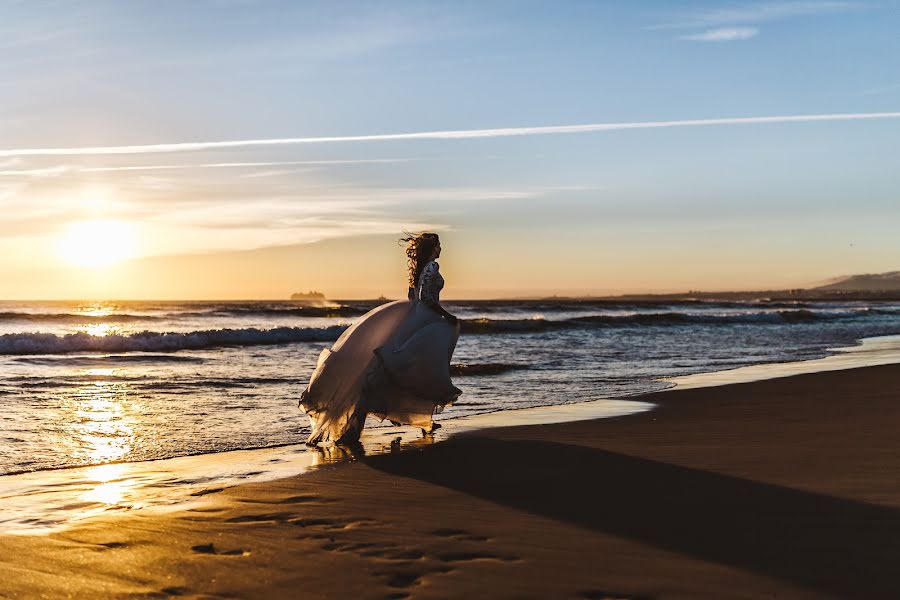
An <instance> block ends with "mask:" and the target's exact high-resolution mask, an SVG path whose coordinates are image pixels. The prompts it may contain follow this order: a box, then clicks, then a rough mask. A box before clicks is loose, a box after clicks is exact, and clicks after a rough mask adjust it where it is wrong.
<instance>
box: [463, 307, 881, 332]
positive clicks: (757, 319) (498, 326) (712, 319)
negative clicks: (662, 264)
mask: <svg viewBox="0 0 900 600" xmlns="http://www.w3.org/2000/svg"><path fill="white" fill-rule="evenodd" d="M879 314H885V312H884V311H879V310H878V309H871V308H865V309H859V310H846V311H813V310H809V309H805V308H799V309H792V310H772V311H761V312H750V313H732V314H701V313H682V312H658V313H637V314H630V315H585V316H581V317H572V318H570V319H559V320H552V319H545V318H543V317H538V318H533V319H489V318H479V319H464V320H462V321H461V324H462V331H463V333H469V334H486V333H531V332H541V331H549V330H554V329H569V328H575V327H587V326H596V327H634V326H641V325H644V326H666V325H691V324H696V325H740V324H759V325H765V324H789V323H808V322H816V321H832V320H840V319H854V318H859V317H866V316H871V315H879Z"/></svg>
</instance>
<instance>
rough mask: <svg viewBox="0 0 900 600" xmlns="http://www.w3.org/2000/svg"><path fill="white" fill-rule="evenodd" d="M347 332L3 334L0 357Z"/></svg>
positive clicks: (252, 342)
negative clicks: (102, 334) (103, 334)
mask: <svg viewBox="0 0 900 600" xmlns="http://www.w3.org/2000/svg"><path fill="white" fill-rule="evenodd" d="M344 329H346V327H345V326H343V325H333V326H330V327H277V328H274V329H256V328H248V329H212V330H208V331H192V332H188V333H160V332H153V331H144V332H141V333H134V334H131V335H107V336H94V335H90V334H87V333H70V334H67V335H54V334H52V333H8V334H5V335H0V354H68V353H72V352H175V351H178V350H206V349H210V348H223V347H229V346H264V345H274V344H291V343H297V342H324V341H334V340H336V339H337V338H338V337H339V336H340V335H341V333H342V332H343V331H344Z"/></svg>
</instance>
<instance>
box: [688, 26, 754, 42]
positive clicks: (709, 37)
mask: <svg viewBox="0 0 900 600" xmlns="http://www.w3.org/2000/svg"><path fill="white" fill-rule="evenodd" d="M758 34H759V29H757V28H756V27H722V28H719V29H710V30H708V31H704V32H703V33H694V34H692V35H683V36H681V39H683V40H691V41H694V42H733V41H736V40H749V39H750V38H752V37H756V36H757V35H758Z"/></svg>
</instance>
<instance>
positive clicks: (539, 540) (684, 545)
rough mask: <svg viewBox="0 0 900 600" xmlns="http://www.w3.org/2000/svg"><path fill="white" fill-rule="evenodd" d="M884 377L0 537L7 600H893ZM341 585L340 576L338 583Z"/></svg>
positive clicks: (775, 385) (724, 394) (434, 450)
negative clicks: (190, 599)
mask: <svg viewBox="0 0 900 600" xmlns="http://www.w3.org/2000/svg"><path fill="white" fill-rule="evenodd" d="M898 380H900V365H897V364H892V365H882V366H871V367H863V368H854V369H845V370H840V371H830V372H819V373H812V374H803V375H797V376H792V377H782V378H777V379H769V380H764V381H756V382H752V383H742V384H735V385H731V386H724V387H723V386H716V387H706V388H702V389H678V388H675V389H672V390H667V391H663V392H657V393H654V394H650V395H647V396H643V397H641V400H640V401H643V402H652V403H653V404H655V405H656V408H655V409H654V410H652V411H647V412H642V413H634V414H630V415H627V416H621V417H618V418H611V419H594V420H583V421H576V422H563V423H557V424H539V425H522V426H515V427H497V428H492V429H480V430H478V431H472V432H468V433H464V434H460V435H456V436H453V437H452V439H449V440H447V441H446V442H444V443H441V444H432V445H428V446H422V447H420V448H418V449H417V450H416V451H408V452H387V453H384V454H379V455H375V456H367V457H359V458H357V459H356V460H353V461H351V462H349V463H347V464H343V465H341V466H340V467H338V468H336V467H333V466H326V467H325V468H319V469H315V470H313V471H311V472H309V473H307V474H305V475H302V476H296V477H288V478H282V479H277V480H272V481H266V482H257V483H247V484H244V485H239V486H235V487H231V488H228V489H221V490H210V492H209V493H208V494H204V495H202V496H199V497H198V498H197V499H196V503H195V504H194V505H192V506H191V507H182V509H180V510H177V511H168V512H161V511H150V510H147V511H134V512H131V513H130V514H125V515H121V516H118V517H113V516H102V517H96V518H93V519H89V520H85V521H83V522H81V523H78V524H76V525H75V526H73V527H70V528H67V529H65V530H63V531H59V532H56V533H51V534H49V535H42V536H15V535H2V536H0V581H3V582H4V583H3V584H0V592H3V593H5V594H7V595H9V596H11V597H14V598H17V597H30V596H33V595H40V594H43V595H46V596H51V597H55V596H72V597H85V598H90V597H98V596H114V597H125V596H127V597H132V598H167V597H173V596H179V595H181V596H185V595H188V596H198V595H199V596H202V597H208V598H209V597H212V598H217V597H230V598H234V597H242V598H282V597H283V598H292V597H296V596H297V595H298V594H303V595H309V596H312V597H361V598H408V597H412V596H413V595H414V596H415V597H416V598H447V597H484V596H485V595H486V594H487V595H489V596H491V597H507V598H522V597H528V598H543V597H554V598H556V597H559V598H632V599H647V598H659V599H662V598H688V597H689V598H722V597H729V598H758V597H790V598H800V599H805V598H857V597H858V598H894V597H897V594H898V593H900V582H898V581H897V580H896V577H895V574H894V570H895V567H896V564H898V561H900V485H898V482H897V479H896V473H897V472H898V469H900V448H898V447H897V444H896V441H895V438H896V431H897V429H898V427H900V390H898V387H897V381H898ZM336 574H340V575H339V576H336Z"/></svg>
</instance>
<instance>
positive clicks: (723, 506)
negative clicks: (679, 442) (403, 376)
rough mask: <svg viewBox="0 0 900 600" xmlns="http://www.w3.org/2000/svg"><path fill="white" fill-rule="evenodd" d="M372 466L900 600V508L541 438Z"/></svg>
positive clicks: (788, 575)
mask: <svg viewBox="0 0 900 600" xmlns="http://www.w3.org/2000/svg"><path fill="white" fill-rule="evenodd" d="M366 463H367V464H368V465H370V466H371V467H373V468H375V469H379V470H381V471H383V472H387V473H391V474H394V475H399V476H403V477H408V478H414V479H418V480H421V481H426V482H429V483H433V484H435V485H440V486H443V487H446V488H450V489H453V490H457V491H460V492H464V493H467V494H470V495H472V496H476V497H478V498H482V499H485V500H489V501H491V502H494V503H498V504H502V505H506V506H509V507H512V508H515V509H518V510H523V511H527V512H530V513H532V514H535V515H539V516H542V517H549V518H552V519H556V520H559V521H563V522H565V523H569V524H573V525H577V526H580V527H583V528H585V529H589V530H592V531H600V532H603V533H608V534H612V535H615V536H618V537H622V538H626V539H630V540H635V541H638V542H641V543H644V544H650V545H653V546H655V547H658V548H661V549H664V550H667V551H671V552H676V553H680V554H684V555H687V556H691V557H695V558H699V559H702V560H706V561H710V562H715V563H719V564H723V565H728V566H731V567H737V568H740V569H744V570H748V571H752V572H755V573H758V574H760V575H765V576H768V577H773V578H777V579H780V580H782V581H785V582H787V583H790V584H794V585H797V586H801V587H804V588H807V589H810V590H813V591H817V592H823V593H827V594H832V595H837V596H839V597H846V598H850V597H855V598H858V597H864V598H876V597H877V598H900V584H898V571H897V569H898V567H900V510H898V509H896V508H891V507H886V506H878V505H874V504H867V503H864V502H859V501H854V500H845V499H841V498H836V497H832V496H827V495H823V494H817V493H811V492H805V491H801V490H796V489H792V488H788V487H782V486H778V485H772V484H768V483H761V482H758V481H752V480H748V479H741V478H738V477H731V476H728V475H722V474H719V473H714V472H709V471H703V470H699V469H692V468H687V467H682V466H677V465H673V464H668V463H663V462H657V461H653V460H647V459H643V458H637V457H634V456H628V455H624V454H618V453H615V452H608V451H605V450H600V449H597V448H588V447H585V446H577V445H567V444H560V443H554V442H544V441H503V440H498V439H493V438H487V437H478V436H460V437H458V438H454V439H452V440H449V441H447V442H445V443H442V444H437V445H435V446H432V447H429V448H425V449H423V450H422V451H420V452H403V453H397V454H393V455H390V456H374V457H370V458H367V459H366Z"/></svg>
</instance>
